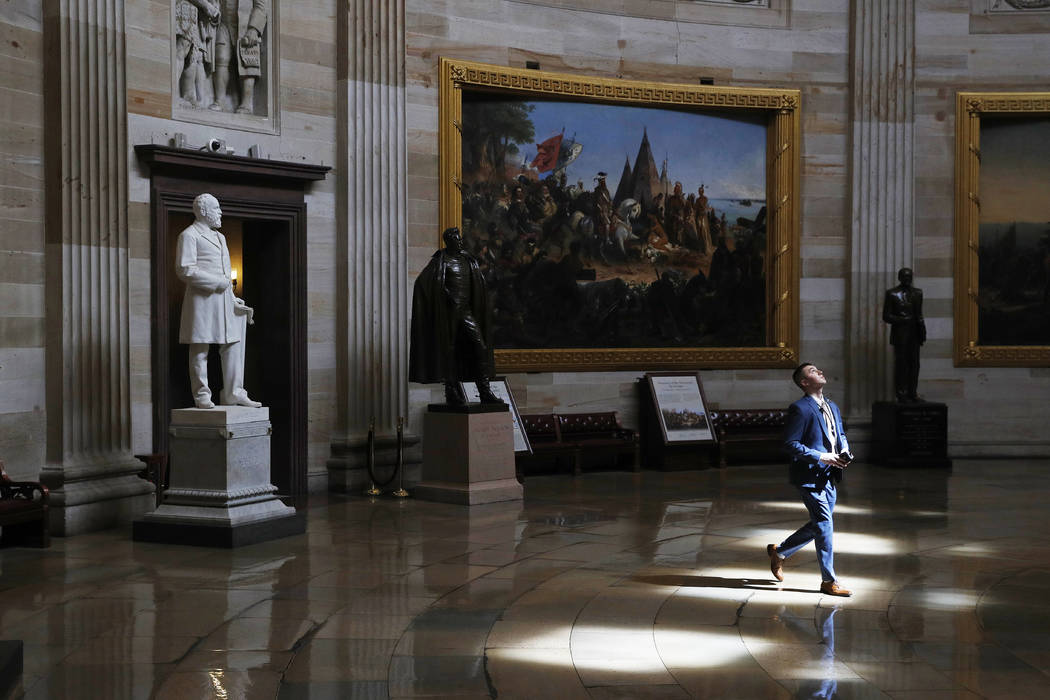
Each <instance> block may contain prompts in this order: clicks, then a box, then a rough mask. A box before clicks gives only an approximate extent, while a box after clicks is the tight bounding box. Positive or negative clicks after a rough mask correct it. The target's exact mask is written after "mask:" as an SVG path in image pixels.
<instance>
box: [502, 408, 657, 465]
mask: <svg viewBox="0 0 1050 700" xmlns="http://www.w3.org/2000/svg"><path fill="white" fill-rule="evenodd" d="M521 422H522V425H523V426H524V428H525V434H526V435H527V436H528V438H529V444H530V445H532V453H533V454H532V456H533V457H553V458H554V460H555V462H556V463H557V462H560V460H561V458H562V457H569V458H571V460H572V473H573V475H574V476H578V475H579V474H580V472H581V467H582V464H581V462H582V459H581V457H582V455H583V453H584V452H585V451H586V452H587V453H588V454H591V453H592V452H593V451H599V452H612V453H613V454H614V456H615V458H616V459H617V461H619V458H620V457H621V456H622V455H630V457H631V465H632V468H633V469H634V471H638V470H639V468H640V463H639V460H638V454H639V450H638V434H637V433H636V432H635V431H634V430H631V429H629V428H624V427H623V426H622V425H621V424H620V419H619V417H618V416H617V415H616V412H615V411H604V412H597V413H530V414H523V415H522V416H521ZM522 457H525V458H526V459H527V458H528V456H527V455H523V456H519V460H521V459H522ZM520 473H521V470H520V467H519V476H520Z"/></svg>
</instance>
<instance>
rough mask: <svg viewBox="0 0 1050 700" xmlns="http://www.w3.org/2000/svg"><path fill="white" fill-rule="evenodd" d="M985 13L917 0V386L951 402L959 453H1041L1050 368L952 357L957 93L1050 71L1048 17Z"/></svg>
mask: <svg viewBox="0 0 1050 700" xmlns="http://www.w3.org/2000/svg"><path fill="white" fill-rule="evenodd" d="M979 10H980V7H979V6H977V5H976V3H973V6H972V5H971V2H969V1H968V0H956V1H946V0H918V2H916V12H917V17H916V34H915V47H916V48H915V65H916V76H915V92H916V95H915V189H916V198H915V216H916V239H915V240H916V251H915V277H916V285H917V286H921V287H923V289H924V292H925V298H926V300H927V301H926V302H925V303H926V304H927V306H928V307H929V310H928V311H927V318H928V320H927V325H928V330H929V336H930V340H929V342H928V343H927V344H926V347H925V349H924V353H923V359H922V375H921V377H922V379H921V381H920V387H919V391H920V393H922V394H924V395H925V396H926V397H927V398H929V399H931V400H936V401H944V402H945V403H947V404H948V407H949V408H948V410H949V413H948V415H949V423H950V429H951V432H950V435H949V439H950V449H951V450H952V452H953V453H954V454H960V455H961V454H974V455H983V454H1043V455H1045V454H1047V453H1050V439H1047V436H1046V429H1045V425H1046V417H1045V414H1046V406H1047V397H1050V369H1048V368H1030V369H1029V368H962V367H954V366H953V364H952V350H951V348H952V325H953V324H952V294H953V290H952V285H953V269H952V266H953V262H954V254H953V251H952V245H953V227H954V216H953V209H952V207H953V202H954V197H955V190H954V187H955V183H954V170H953V168H954V164H955V93H956V92H958V91H960V90H976V91H981V90H988V91H1022V90H1039V91H1045V90H1046V89H1047V82H1048V81H1047V78H1048V73H1050V71H1048V68H1047V65H1046V60H1045V59H1046V57H1047V56H1050V21H1047V20H1048V19H1050V16H1048V15H1047V14H1046V13H1045V12H1043V13H1010V14H1009V16H1004V15H998V16H995V17H992V19H993V20H995V23H994V24H992V25H991V27H990V28H989V26H988V19H989V18H988V17H987V15H984V14H982V13H981V12H980V11H979ZM1037 17H1039V18H1040V19H1042V22H1041V23H1040V22H1037V21H1035V18H1037ZM989 29H992V30H995V31H996V32H997V33H989ZM929 319H932V322H931V320H929Z"/></svg>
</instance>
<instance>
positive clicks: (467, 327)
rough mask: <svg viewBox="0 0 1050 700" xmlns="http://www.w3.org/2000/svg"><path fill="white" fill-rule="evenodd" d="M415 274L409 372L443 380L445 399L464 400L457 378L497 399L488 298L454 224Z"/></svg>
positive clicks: (424, 379)
mask: <svg viewBox="0 0 1050 700" xmlns="http://www.w3.org/2000/svg"><path fill="white" fill-rule="evenodd" d="M441 235H442V239H443V240H444V242H445V247H444V248H439V249H438V251H437V252H436V253H434V255H433V256H432V257H431V258H430V262H429V263H427V266H426V267H425V268H423V271H422V272H421V273H419V277H417V278H416V283H415V287H414V289H413V293H412V337H411V342H410V346H409V360H408V378H409V379H410V380H411V381H413V382H419V383H421V384H433V383H437V382H444V383H445V400H446V401H447V402H448V403H449V404H451V405H457V406H463V405H466V403H467V399H466V396H465V395H464V392H463V387H462V385H461V384H460V382H475V383H476V385H477V387H478V394H479V396H480V398H481V402H482V403H502V401H500V399H499V398H497V397H496V396H495V394H493V393H492V389H491V388H490V387H489V378H490V377H491V376H492V373H493V367H494V364H493V359H492V303H491V301H490V299H489V294H488V290H487V289H486V287H485V277H484V276H483V275H482V274H481V268H480V267H479V265H478V261H477V259H476V258H475V257H474V256H473V255H471V254H470V253H468V252H467V251H466V250H464V248H463V238H462V236H461V235H460V232H459V229H458V228H456V227H452V228H449V229H446V230H445V232H444V233H442V234H441Z"/></svg>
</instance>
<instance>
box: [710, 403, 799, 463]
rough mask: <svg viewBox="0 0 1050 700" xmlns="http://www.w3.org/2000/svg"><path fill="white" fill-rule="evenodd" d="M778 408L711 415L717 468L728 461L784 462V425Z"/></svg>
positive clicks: (715, 412) (718, 412) (750, 409)
mask: <svg viewBox="0 0 1050 700" xmlns="http://www.w3.org/2000/svg"><path fill="white" fill-rule="evenodd" d="M786 419H787V411H786V410H785V409H781V408H743V409H723V410H718V411H711V423H712V425H714V428H715V435H716V436H717V437H718V466H719V467H725V466H727V465H728V464H729V463H730V462H731V461H732V462H734V463H742V462H782V461H784V459H785V458H784V421H785V420H786Z"/></svg>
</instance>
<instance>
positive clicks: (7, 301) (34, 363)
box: [0, 0, 46, 479]
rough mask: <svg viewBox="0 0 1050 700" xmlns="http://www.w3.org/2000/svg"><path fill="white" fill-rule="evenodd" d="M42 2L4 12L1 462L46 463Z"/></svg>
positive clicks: (31, 466)
mask: <svg viewBox="0 0 1050 700" xmlns="http://www.w3.org/2000/svg"><path fill="white" fill-rule="evenodd" d="M42 15H43V13H42V9H41V3H40V2H38V1H37V2H34V1H33V0H14V1H13V2H5V3H4V5H3V7H2V8H0V65H2V69H0V124H2V125H3V126H2V127H0V459H2V460H4V462H5V463H6V464H7V471H8V473H9V474H10V475H11V477H12V478H14V479H36V477H37V475H38V474H39V473H40V468H41V467H42V466H43V464H44V449H45V430H46V425H45V421H44V416H45V409H44V404H45V396H44V336H45V328H44V289H45V288H44V267H45V265H44V127H43V121H44V117H43V115H44V94H43V91H44V77H43V73H44V68H43V52H44V46H43V34H42V32H43V26H42V24H43V16H42Z"/></svg>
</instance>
